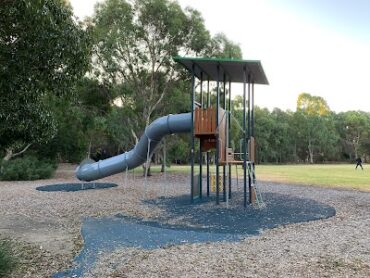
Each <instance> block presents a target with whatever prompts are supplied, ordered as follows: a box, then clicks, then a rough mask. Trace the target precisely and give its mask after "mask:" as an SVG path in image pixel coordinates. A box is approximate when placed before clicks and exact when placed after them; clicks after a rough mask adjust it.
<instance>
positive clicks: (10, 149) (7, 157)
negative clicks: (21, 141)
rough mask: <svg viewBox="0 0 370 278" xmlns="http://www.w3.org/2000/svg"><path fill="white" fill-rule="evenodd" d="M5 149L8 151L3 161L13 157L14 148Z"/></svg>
mask: <svg viewBox="0 0 370 278" xmlns="http://www.w3.org/2000/svg"><path fill="white" fill-rule="evenodd" d="M5 151H6V154H5V156H4V157H3V161H9V160H10V159H12V157H13V149H12V148H7V149H6V150H5Z"/></svg>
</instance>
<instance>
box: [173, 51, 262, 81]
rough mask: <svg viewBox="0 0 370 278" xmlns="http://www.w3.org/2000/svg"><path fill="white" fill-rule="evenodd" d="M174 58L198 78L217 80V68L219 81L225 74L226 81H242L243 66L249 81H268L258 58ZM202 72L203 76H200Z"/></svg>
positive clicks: (243, 79) (243, 78)
mask: <svg viewBox="0 0 370 278" xmlns="http://www.w3.org/2000/svg"><path fill="white" fill-rule="evenodd" d="M174 60H175V61H176V62H178V63H180V64H182V65H183V66H184V67H185V68H186V69H187V70H188V71H190V72H192V67H193V65H194V74H195V76H196V77H197V78H198V79H203V80H209V81H217V68H218V67H219V69H220V72H219V73H220V75H219V81H222V80H223V76H224V74H225V76H226V81H231V82H238V83H243V82H244V81H245V82H247V80H245V76H244V68H245V70H246V73H247V76H248V75H249V74H250V76H251V80H250V81H251V82H253V83H254V84H264V85H268V84H269V83H268V81H267V78H266V75H265V72H264V71H263V68H262V64H261V62H260V61H258V60H239V59H224V58H191V57H179V56H178V57H174ZM202 73H203V76H202Z"/></svg>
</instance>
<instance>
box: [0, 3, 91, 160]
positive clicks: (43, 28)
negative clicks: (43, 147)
mask: <svg viewBox="0 0 370 278" xmlns="http://www.w3.org/2000/svg"><path fill="white" fill-rule="evenodd" d="M88 55H89V43H88V36H87V35H86V32H85V31H84V30H83V28H82V27H81V26H80V25H79V24H78V23H76V21H75V20H74V19H73V18H72V11H71V8H70V7H69V6H67V5H66V4H65V1H62V0H19V1H11V0H7V1H2V2H1V5H0V60H1V66H0V146H1V147H0V148H1V149H2V150H1V151H3V152H4V153H5V157H4V160H9V159H11V158H12V157H14V156H17V155H19V154H21V153H23V152H25V151H26V150H27V149H28V148H29V147H30V146H31V145H32V144H35V143H45V142H47V141H48V140H50V139H51V138H52V137H53V136H54V135H55V133H56V129H57V127H56V123H55V120H54V117H53V113H52V111H51V109H50V108H49V105H48V101H50V98H51V99H52V98H53V97H61V96H65V95H68V94H70V93H71V91H72V90H71V87H72V86H73V85H74V84H75V82H76V80H78V79H79V78H80V77H81V76H82V75H83V74H84V73H85V72H86V70H87V66H88V62H89V59H88V58H87V57H88Z"/></svg>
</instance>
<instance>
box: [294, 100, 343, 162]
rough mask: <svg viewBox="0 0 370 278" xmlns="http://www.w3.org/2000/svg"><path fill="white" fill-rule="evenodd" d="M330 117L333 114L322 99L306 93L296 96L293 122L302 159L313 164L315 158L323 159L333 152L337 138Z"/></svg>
mask: <svg viewBox="0 0 370 278" xmlns="http://www.w3.org/2000/svg"><path fill="white" fill-rule="evenodd" d="M332 116H333V113H332V112H331V111H330V108H329V106H328V104H327V103H326V101H325V100H324V99H323V98H322V97H319V96H312V95H310V94H307V93H302V94H300V95H299V96H298V100H297V111H296V113H295V115H294V120H295V128H296V136H297V138H298V142H299V143H300V146H298V147H301V150H300V151H301V152H300V156H301V158H302V159H304V160H306V161H308V162H309V163H314V157H315V156H321V157H325V156H326V155H327V154H328V153H329V154H330V153H332V152H335V145H336V143H337V142H338V140H339V138H338V134H337V133H336V130H335V126H334V120H333V117H332Z"/></svg>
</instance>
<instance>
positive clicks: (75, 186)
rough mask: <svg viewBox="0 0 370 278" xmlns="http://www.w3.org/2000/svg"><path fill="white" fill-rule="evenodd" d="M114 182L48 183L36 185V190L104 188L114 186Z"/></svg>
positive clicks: (69, 190) (66, 190) (71, 190)
mask: <svg viewBox="0 0 370 278" xmlns="http://www.w3.org/2000/svg"><path fill="white" fill-rule="evenodd" d="M116 186H117V184H115V183H101V182H84V183H61V184H49V185H43V186H39V187H36V190H38V191H47V192H54V191H64V192H74V191H80V190H89V189H105V188H110V187H116Z"/></svg>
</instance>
